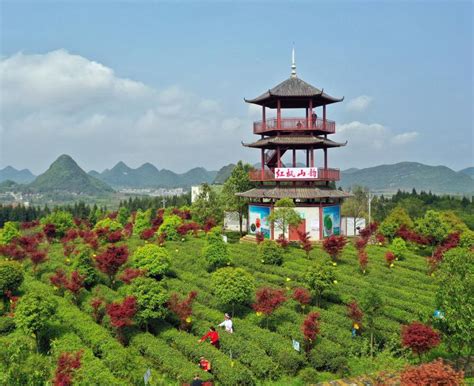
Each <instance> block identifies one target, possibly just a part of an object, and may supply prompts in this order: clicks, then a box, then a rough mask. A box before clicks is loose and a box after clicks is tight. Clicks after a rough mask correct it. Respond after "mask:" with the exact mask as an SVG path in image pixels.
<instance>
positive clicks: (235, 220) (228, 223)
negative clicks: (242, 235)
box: [224, 212, 247, 232]
mask: <svg viewBox="0 0 474 386" xmlns="http://www.w3.org/2000/svg"><path fill="white" fill-rule="evenodd" d="M246 229H247V219H246V218H245V217H244V218H242V230H243V231H244V232H245V230H246ZM224 230H226V231H235V232H240V224H239V213H238V212H224Z"/></svg>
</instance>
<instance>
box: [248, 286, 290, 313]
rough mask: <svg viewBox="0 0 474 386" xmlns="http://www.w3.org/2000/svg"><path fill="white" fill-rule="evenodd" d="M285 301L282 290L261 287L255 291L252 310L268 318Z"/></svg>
mask: <svg viewBox="0 0 474 386" xmlns="http://www.w3.org/2000/svg"><path fill="white" fill-rule="evenodd" d="M285 301H286V297H285V294H284V292H283V290H281V289H273V288H269V287H263V288H260V289H259V290H257V293H256V300H255V303H254V304H253V305H252V308H253V309H254V310H255V311H256V312H261V313H263V314H265V315H267V316H268V315H271V314H272V313H273V311H275V310H276V309H277V308H278V307H279V306H280V305H281V304H282V303H284V302H285Z"/></svg>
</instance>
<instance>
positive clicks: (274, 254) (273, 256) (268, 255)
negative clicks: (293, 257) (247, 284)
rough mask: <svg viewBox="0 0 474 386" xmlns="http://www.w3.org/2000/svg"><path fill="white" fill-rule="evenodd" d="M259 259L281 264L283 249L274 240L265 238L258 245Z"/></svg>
mask: <svg viewBox="0 0 474 386" xmlns="http://www.w3.org/2000/svg"><path fill="white" fill-rule="evenodd" d="M258 253H259V257H260V260H261V261H262V263H264V264H273V265H282V264H283V249H282V248H281V247H280V246H279V245H278V244H277V243H275V242H274V241H270V240H265V241H264V242H263V243H260V245H259V246H258Z"/></svg>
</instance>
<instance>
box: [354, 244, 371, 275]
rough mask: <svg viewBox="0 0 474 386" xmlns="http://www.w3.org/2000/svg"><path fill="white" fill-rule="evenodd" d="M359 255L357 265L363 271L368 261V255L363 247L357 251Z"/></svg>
mask: <svg viewBox="0 0 474 386" xmlns="http://www.w3.org/2000/svg"><path fill="white" fill-rule="evenodd" d="M357 255H358V257H359V266H360V269H361V271H362V272H363V273H365V271H366V269H367V264H368V263H369V256H368V255H367V252H366V251H365V249H359V252H358V253H357Z"/></svg>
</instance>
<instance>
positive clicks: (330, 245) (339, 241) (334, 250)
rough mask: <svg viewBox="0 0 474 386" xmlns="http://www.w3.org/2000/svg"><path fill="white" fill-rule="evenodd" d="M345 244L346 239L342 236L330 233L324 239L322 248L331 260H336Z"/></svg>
mask: <svg viewBox="0 0 474 386" xmlns="http://www.w3.org/2000/svg"><path fill="white" fill-rule="evenodd" d="M346 244H347V239H346V238H345V237H344V236H336V235H331V236H329V237H327V238H325V239H324V241H323V249H324V250H325V251H326V253H327V254H328V255H329V256H330V257H331V259H332V261H334V262H336V261H337V259H338V257H339V255H340V254H341V252H342V250H343V249H344V247H345V246H346Z"/></svg>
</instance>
